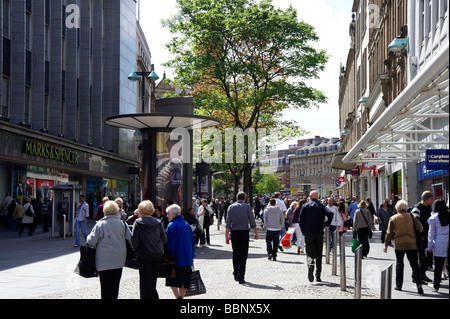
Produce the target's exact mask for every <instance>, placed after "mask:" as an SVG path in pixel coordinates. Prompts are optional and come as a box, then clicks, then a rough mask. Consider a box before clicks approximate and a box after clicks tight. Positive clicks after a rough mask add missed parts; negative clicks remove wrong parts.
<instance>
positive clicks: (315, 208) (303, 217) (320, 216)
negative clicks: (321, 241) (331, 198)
mask: <svg viewBox="0 0 450 319" xmlns="http://www.w3.org/2000/svg"><path fill="white" fill-rule="evenodd" d="M333 216H334V215H333V213H331V212H329V211H328V210H326V209H325V206H324V205H323V204H322V203H320V202H319V201H318V200H317V199H312V200H310V201H309V202H307V203H306V204H303V206H302V209H301V210H300V229H301V231H302V233H303V234H320V233H323V227H324V226H329V225H330V224H331V221H332V220H333ZM325 217H327V221H325Z"/></svg>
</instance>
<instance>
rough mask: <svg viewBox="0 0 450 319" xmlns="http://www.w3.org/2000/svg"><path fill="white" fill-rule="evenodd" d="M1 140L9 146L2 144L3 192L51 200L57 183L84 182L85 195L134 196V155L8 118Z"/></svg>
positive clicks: (0, 174)
mask: <svg viewBox="0 0 450 319" xmlns="http://www.w3.org/2000/svg"><path fill="white" fill-rule="evenodd" d="M0 143H1V145H5V146H6V147H2V148H1V149H0V191H1V192H2V193H3V194H5V193H10V194H11V195H12V196H13V197H16V198H18V199H19V200H22V201H23V200H24V199H25V198H35V199H39V200H41V201H42V200H43V199H44V198H49V199H53V194H52V188H54V187H55V186H57V185H68V184H70V185H79V186H81V187H82V191H81V193H82V194H85V195H86V200H88V199H91V200H92V201H93V200H94V199H96V200H100V201H101V198H103V197H104V196H110V197H112V198H116V197H123V198H124V199H129V198H130V197H131V196H132V197H134V196H135V194H133V190H135V189H136V187H134V185H130V178H131V179H132V177H133V176H131V175H129V171H130V168H131V167H133V168H136V167H138V166H137V165H138V163H136V162H135V161H133V160H129V159H127V158H124V157H122V156H118V155H116V154H113V153H111V152H106V151H103V150H97V149H95V148H92V147H89V146H83V145H80V144H79V143H76V142H72V141H68V140H65V139H62V138H58V137H53V136H50V135H48V134H45V133H41V132H36V131H33V130H30V129H27V128H23V127H18V126H15V125H10V124H8V123H5V124H4V123H1V126H0ZM138 189H140V188H138ZM130 190H131V192H130ZM138 197H139V194H138Z"/></svg>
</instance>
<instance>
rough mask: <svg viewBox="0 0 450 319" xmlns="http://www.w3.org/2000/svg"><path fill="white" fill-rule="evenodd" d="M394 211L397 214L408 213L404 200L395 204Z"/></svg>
mask: <svg viewBox="0 0 450 319" xmlns="http://www.w3.org/2000/svg"><path fill="white" fill-rule="evenodd" d="M395 209H396V210H397V212H400V211H402V212H407V211H408V203H407V202H406V201H404V200H399V201H398V202H397V204H395Z"/></svg>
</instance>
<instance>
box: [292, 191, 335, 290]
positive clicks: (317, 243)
mask: <svg viewBox="0 0 450 319" xmlns="http://www.w3.org/2000/svg"><path fill="white" fill-rule="evenodd" d="M309 197H310V199H311V200H310V201H309V202H308V203H306V204H304V205H303V206H302V209H301V211H300V229H301V231H302V233H303V234H304V235H305V246H306V261H307V265H308V279H309V281H310V282H313V280H314V264H315V265H316V281H317V282H320V281H322V280H321V278H320V273H321V272H322V250H323V229H324V228H325V227H328V226H329V225H330V223H331V221H332V220H333V213H330V212H329V211H327V210H326V209H325V206H324V205H323V204H322V203H320V202H319V194H318V193H317V191H312V192H311V193H310V194H309ZM325 217H326V218H327V220H326V221H325Z"/></svg>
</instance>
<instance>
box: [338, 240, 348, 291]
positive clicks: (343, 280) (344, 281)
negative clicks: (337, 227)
mask: <svg viewBox="0 0 450 319" xmlns="http://www.w3.org/2000/svg"><path fill="white" fill-rule="evenodd" d="M339 249H340V258H341V291H346V290H347V278H346V276H345V235H342V236H341V242H340V245H339Z"/></svg>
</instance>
